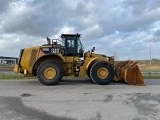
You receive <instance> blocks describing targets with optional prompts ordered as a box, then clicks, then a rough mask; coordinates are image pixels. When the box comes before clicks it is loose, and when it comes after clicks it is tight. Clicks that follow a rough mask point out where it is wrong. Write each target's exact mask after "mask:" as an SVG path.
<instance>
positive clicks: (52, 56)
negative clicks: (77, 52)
mask: <svg viewBox="0 0 160 120" xmlns="http://www.w3.org/2000/svg"><path fill="white" fill-rule="evenodd" d="M55 56H56V57H58V59H60V60H61V61H62V63H64V62H65V60H64V59H63V56H61V55H57V54H53V53H52V54H45V55H43V56H41V57H39V58H38V59H37V60H36V61H35V62H34V63H33V65H32V71H34V69H35V66H36V63H37V62H39V61H40V60H42V61H45V60H47V59H51V58H54V57H55Z"/></svg>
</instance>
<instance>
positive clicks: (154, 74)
mask: <svg viewBox="0 0 160 120" xmlns="http://www.w3.org/2000/svg"><path fill="white" fill-rule="evenodd" d="M141 73H142V75H143V76H149V77H150V76H160V72H141Z"/></svg>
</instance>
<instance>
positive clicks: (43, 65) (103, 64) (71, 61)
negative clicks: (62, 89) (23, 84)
mask: <svg viewBox="0 0 160 120" xmlns="http://www.w3.org/2000/svg"><path fill="white" fill-rule="evenodd" d="M80 37H81V34H78V33H77V34H61V40H58V39H50V38H48V37H47V44H44V45H42V46H35V47H30V48H24V49H21V51H20V57H19V62H18V63H17V64H16V65H15V68H14V71H15V72H16V73H22V74H24V75H34V76H37V78H38V80H39V81H40V82H41V83H42V84H44V85H55V84H57V83H58V82H60V81H61V79H62V77H63V76H77V77H84V76H88V77H89V78H90V79H91V80H92V81H93V82H94V83H96V84H99V85H106V84H109V83H110V82H111V81H113V80H115V81H117V82H119V81H123V82H126V83H128V84H134V85H144V81H143V77H142V74H141V72H140V70H139V68H138V66H137V63H136V62H133V61H123V62H119V63H118V64H116V65H114V56H111V57H107V56H105V55H101V54H95V53H94V50H95V48H94V47H93V49H92V50H91V51H87V52H84V48H83V45H82V44H81V41H80ZM59 42H60V43H61V44H59Z"/></svg>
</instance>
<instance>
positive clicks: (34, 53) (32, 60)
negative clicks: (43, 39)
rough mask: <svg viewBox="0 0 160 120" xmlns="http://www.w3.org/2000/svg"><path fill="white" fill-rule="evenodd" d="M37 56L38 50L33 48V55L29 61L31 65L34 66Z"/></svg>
mask: <svg viewBox="0 0 160 120" xmlns="http://www.w3.org/2000/svg"><path fill="white" fill-rule="evenodd" d="M36 56H37V50H36V49H33V50H32V52H31V57H30V61H29V66H30V67H32V65H33V63H34V62H35V60H36Z"/></svg>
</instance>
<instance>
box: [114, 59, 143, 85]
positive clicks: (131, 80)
mask: <svg viewBox="0 0 160 120" xmlns="http://www.w3.org/2000/svg"><path fill="white" fill-rule="evenodd" d="M137 63H138V62H134V61H123V62H119V63H117V64H116V65H115V67H114V69H115V78H114V80H115V81H117V82H121V81H123V82H126V83H128V84H131V85H138V86H143V85H144V80H143V77H142V74H141V72H140V70H139V67H138V65H137Z"/></svg>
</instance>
